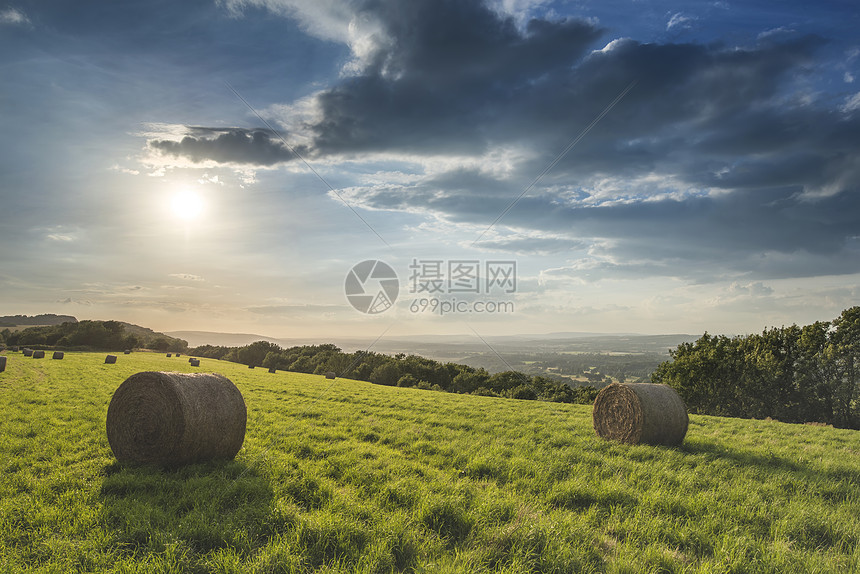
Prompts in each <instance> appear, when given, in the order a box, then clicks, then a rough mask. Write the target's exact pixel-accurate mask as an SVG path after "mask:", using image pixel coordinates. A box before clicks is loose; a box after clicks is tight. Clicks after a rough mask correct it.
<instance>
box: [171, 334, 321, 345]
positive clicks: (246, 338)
mask: <svg viewBox="0 0 860 574" xmlns="http://www.w3.org/2000/svg"><path fill="white" fill-rule="evenodd" d="M164 334H165V335H167V336H169V337H175V338H177V339H183V340H185V341H188V345H189V346H191V347H199V346H201V345H214V346H216V347H244V346H245V345H250V344H251V343H256V342H257V341H269V342H270V343H275V344H276V345H280V346H282V347H292V346H294V345H303V344H306V343H307V342H308V341H307V339H278V338H276V337H267V336H265V335H253V334H251V333H216V332H213V331H166V332H165V333H164Z"/></svg>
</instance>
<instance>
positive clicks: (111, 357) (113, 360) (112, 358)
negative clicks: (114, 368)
mask: <svg viewBox="0 0 860 574" xmlns="http://www.w3.org/2000/svg"><path fill="white" fill-rule="evenodd" d="M115 363H116V355H108V356H107V357H105V365H113V364H115Z"/></svg>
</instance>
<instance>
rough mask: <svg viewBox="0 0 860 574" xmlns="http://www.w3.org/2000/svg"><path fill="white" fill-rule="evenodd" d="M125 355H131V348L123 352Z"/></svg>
mask: <svg viewBox="0 0 860 574" xmlns="http://www.w3.org/2000/svg"><path fill="white" fill-rule="evenodd" d="M122 354H123V355H131V349H126V350H125V351H123V352H122Z"/></svg>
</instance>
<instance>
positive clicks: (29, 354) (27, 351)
mask: <svg viewBox="0 0 860 574" xmlns="http://www.w3.org/2000/svg"><path fill="white" fill-rule="evenodd" d="M24 356H25V357H32V356H33V349H24Z"/></svg>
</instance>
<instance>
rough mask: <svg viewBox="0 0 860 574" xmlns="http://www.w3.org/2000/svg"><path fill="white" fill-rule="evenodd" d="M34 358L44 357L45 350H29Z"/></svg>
mask: <svg viewBox="0 0 860 574" xmlns="http://www.w3.org/2000/svg"><path fill="white" fill-rule="evenodd" d="M30 354H31V355H32V356H33V358H34V359H44V358H45V351H31V353H30Z"/></svg>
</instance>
